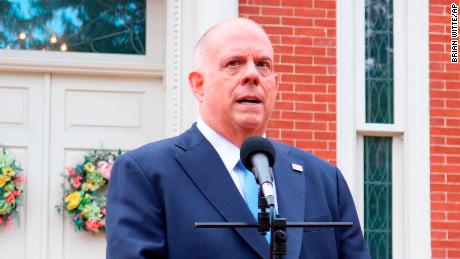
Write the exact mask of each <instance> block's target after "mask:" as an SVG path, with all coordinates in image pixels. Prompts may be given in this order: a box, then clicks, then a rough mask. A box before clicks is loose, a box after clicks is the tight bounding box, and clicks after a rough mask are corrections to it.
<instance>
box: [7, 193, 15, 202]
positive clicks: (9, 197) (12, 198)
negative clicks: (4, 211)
mask: <svg viewBox="0 0 460 259" xmlns="http://www.w3.org/2000/svg"><path fill="white" fill-rule="evenodd" d="M13 201H14V195H13V194H10V195H9V196H8V198H6V202H7V203H11V202H13Z"/></svg>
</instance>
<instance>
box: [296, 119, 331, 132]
mask: <svg viewBox="0 0 460 259" xmlns="http://www.w3.org/2000/svg"><path fill="white" fill-rule="evenodd" d="M294 128H295V129H296V130H297V129H300V130H327V124H326V123H324V122H313V121H310V122H304V121H296V122H295V123H294Z"/></svg>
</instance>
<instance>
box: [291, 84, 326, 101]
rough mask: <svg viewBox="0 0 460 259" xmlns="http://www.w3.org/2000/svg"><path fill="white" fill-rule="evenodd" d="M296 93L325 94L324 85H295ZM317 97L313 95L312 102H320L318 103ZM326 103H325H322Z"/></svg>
mask: <svg viewBox="0 0 460 259" xmlns="http://www.w3.org/2000/svg"><path fill="white" fill-rule="evenodd" d="M295 91H296V92H307V93H325V92H326V91H327V88H326V85H320V84H296V86H295ZM320 96H324V95H320ZM317 98H318V95H315V98H314V101H315V102H322V101H318V99H317ZM324 102H327V101H324Z"/></svg>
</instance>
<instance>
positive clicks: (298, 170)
mask: <svg viewBox="0 0 460 259" xmlns="http://www.w3.org/2000/svg"><path fill="white" fill-rule="evenodd" d="M291 166H292V170H294V171H296V172H299V173H302V172H303V167H302V166H301V165H298V164H295V163H292V164H291Z"/></svg>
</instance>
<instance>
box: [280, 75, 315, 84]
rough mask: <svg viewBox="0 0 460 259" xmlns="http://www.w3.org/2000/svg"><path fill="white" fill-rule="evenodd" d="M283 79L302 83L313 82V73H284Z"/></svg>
mask: <svg viewBox="0 0 460 259" xmlns="http://www.w3.org/2000/svg"><path fill="white" fill-rule="evenodd" d="M281 80H283V81H288V82H291V81H294V82H302V83H313V76H312V75H298V74H283V75H281Z"/></svg>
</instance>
